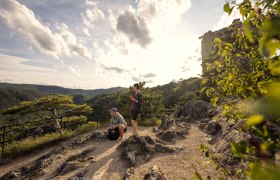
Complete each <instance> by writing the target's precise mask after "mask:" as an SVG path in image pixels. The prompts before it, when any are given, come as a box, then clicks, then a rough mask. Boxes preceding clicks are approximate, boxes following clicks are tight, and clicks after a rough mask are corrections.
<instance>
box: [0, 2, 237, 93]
mask: <svg viewBox="0 0 280 180" xmlns="http://www.w3.org/2000/svg"><path fill="white" fill-rule="evenodd" d="M224 3H225V2H224V0H40V1H38V0H1V1H0V32H1V33H0V82H8V83H25V84H42V85H58V86H63V87H68V88H82V89H97V88H109V87H116V86H122V87H128V86H130V85H132V84H134V83H136V82H140V81H141V82H142V81H145V82H146V83H147V86H150V87H152V86H156V85H162V84H166V83H169V82H171V81H173V80H175V81H177V80H180V79H187V78H189V77H197V76H199V75H200V74H201V49H200V45H201V40H200V39H199V37H200V36H202V35H203V34H204V33H205V32H208V31H209V30H212V31H214V30H218V29H221V28H223V27H226V26H228V25H229V24H231V22H232V20H233V19H234V18H236V16H237V14H238V13H236V12H235V13H232V15H231V16H228V15H227V14H225V13H224V12H223V4H224Z"/></svg>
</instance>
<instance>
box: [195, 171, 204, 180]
mask: <svg viewBox="0 0 280 180" xmlns="http://www.w3.org/2000/svg"><path fill="white" fill-rule="evenodd" d="M194 176H195V179H196V180H203V179H202V177H201V175H200V174H199V173H198V172H197V171H195V172H194Z"/></svg>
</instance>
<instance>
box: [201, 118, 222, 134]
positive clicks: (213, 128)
mask: <svg viewBox="0 0 280 180" xmlns="http://www.w3.org/2000/svg"><path fill="white" fill-rule="evenodd" d="M219 130H221V125H220V124H219V123H218V122H215V121H211V122H209V123H208V124H206V125H205V127H204V128H203V132H204V133H206V134H208V135H215V134H217V132H218V131H219Z"/></svg>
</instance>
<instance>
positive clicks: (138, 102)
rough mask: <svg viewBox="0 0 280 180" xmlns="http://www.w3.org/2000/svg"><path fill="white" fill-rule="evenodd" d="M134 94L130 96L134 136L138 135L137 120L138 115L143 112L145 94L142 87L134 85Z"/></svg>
mask: <svg viewBox="0 0 280 180" xmlns="http://www.w3.org/2000/svg"><path fill="white" fill-rule="evenodd" d="M132 89H133V93H132V95H131V96H130V100H131V102H132V103H131V126H132V131H133V135H138V127H137V120H138V115H139V113H140V112H141V110H142V100H143V94H142V93H141V92H140V85H139V84H138V83H137V84H134V85H133V87H132Z"/></svg>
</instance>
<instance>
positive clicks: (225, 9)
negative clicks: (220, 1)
mask: <svg viewBox="0 0 280 180" xmlns="http://www.w3.org/2000/svg"><path fill="white" fill-rule="evenodd" d="M224 11H225V12H226V13H228V14H229V15H230V14H231V12H232V9H231V8H230V7H229V3H226V4H225V5H224Z"/></svg>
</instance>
